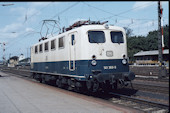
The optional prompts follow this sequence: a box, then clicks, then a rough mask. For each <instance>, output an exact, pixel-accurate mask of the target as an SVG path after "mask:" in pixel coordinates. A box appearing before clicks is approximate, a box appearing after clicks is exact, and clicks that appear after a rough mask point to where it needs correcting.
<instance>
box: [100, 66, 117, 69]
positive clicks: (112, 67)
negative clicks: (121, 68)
mask: <svg viewBox="0 0 170 113" xmlns="http://www.w3.org/2000/svg"><path fill="white" fill-rule="evenodd" d="M103 68H104V69H116V66H103Z"/></svg>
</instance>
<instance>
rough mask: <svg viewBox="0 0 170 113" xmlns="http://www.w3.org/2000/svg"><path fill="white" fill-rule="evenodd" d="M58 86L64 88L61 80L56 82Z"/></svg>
mask: <svg viewBox="0 0 170 113" xmlns="http://www.w3.org/2000/svg"><path fill="white" fill-rule="evenodd" d="M56 86H57V87H59V88H62V87H63V84H62V83H61V80H60V79H57V80H56Z"/></svg>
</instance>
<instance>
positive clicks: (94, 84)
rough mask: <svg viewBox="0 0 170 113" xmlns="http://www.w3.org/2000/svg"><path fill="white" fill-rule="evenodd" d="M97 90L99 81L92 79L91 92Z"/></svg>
mask: <svg viewBox="0 0 170 113" xmlns="http://www.w3.org/2000/svg"><path fill="white" fill-rule="evenodd" d="M98 90H99V82H98V81H97V80H94V82H93V92H97V91H98Z"/></svg>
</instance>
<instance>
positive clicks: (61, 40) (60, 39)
mask: <svg viewBox="0 0 170 113" xmlns="http://www.w3.org/2000/svg"><path fill="white" fill-rule="evenodd" d="M58 40H59V41H58V47H59V48H63V47H64V37H61V38H59V39H58Z"/></svg>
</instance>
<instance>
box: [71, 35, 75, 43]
mask: <svg viewBox="0 0 170 113" xmlns="http://www.w3.org/2000/svg"><path fill="white" fill-rule="evenodd" d="M74 40H75V39H74V35H71V45H74V44H75V43H74Z"/></svg>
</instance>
